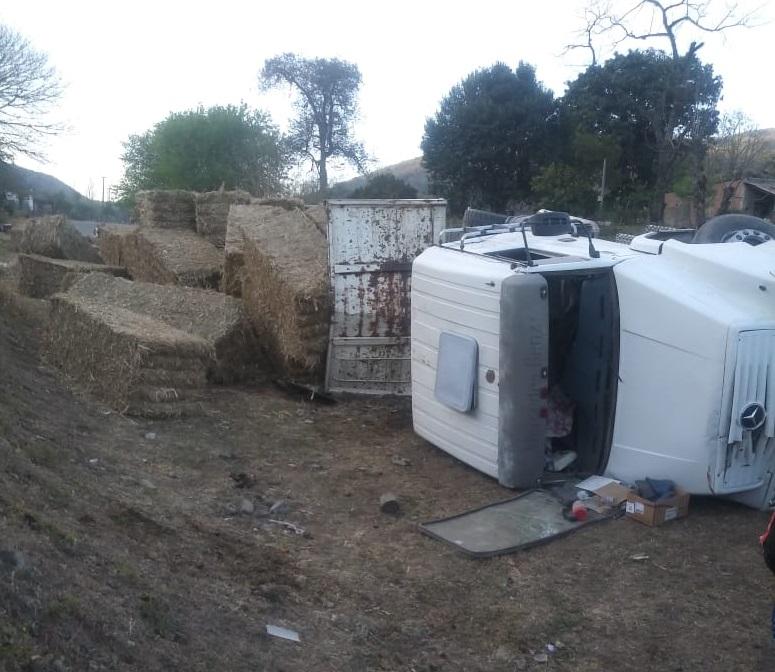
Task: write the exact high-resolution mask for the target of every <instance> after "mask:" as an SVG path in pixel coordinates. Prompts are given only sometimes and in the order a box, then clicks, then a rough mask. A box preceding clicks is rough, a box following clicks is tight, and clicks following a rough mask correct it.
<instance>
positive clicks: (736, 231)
mask: <svg viewBox="0 0 775 672" xmlns="http://www.w3.org/2000/svg"><path fill="white" fill-rule="evenodd" d="M769 240H775V224H771V223H770V222H766V221H764V220H763V219H759V218H758V217H753V216H752V215H719V216H718V217H713V218H712V219H709V220H708V221H707V222H705V223H704V224H703V225H702V226H701V227H700V228H699V229H697V233H695V234H694V238H693V239H692V242H693V243H732V242H745V243H749V244H750V245H759V244H761V243H766V242H767V241H769Z"/></svg>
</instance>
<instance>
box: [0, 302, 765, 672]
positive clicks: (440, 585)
mask: <svg viewBox="0 0 775 672" xmlns="http://www.w3.org/2000/svg"><path fill="white" fill-rule="evenodd" d="M41 329H42V326H41V324H40V322H36V321H33V320H31V319H29V318H28V317H25V316H24V315H23V314H20V313H18V312H17V309H16V308H15V307H14V305H12V304H8V303H2V302H0V670H3V671H8V672H14V671H17V670H34V671H47V670H55V671H57V672H62V671H63V670H70V671H79V672H80V671H82V670H83V671H90V670H121V671H123V670H143V671H148V672H151V671H155V670H165V671H167V670H224V671H231V670H235V671H238V670H251V671H256V670H267V671H278V672H279V671H285V672H296V671H299V672H301V671H306V670H315V671H316V672H326V671H336V672H344V671H352V672H356V671H357V672H363V671H367V670H396V671H398V670H401V671H404V670H405V671H416V672H420V671H423V672H425V671H432V670H466V671H476V670H482V671H484V670H493V671H501V670H503V671H506V670H508V671H512V670H534V669H535V670H544V669H546V670H567V671H569V672H570V671H573V672H588V671H589V672H591V671H598V670H601V671H602V670H606V671H608V670H610V671H616V670H637V671H640V672H644V671H646V670H660V671H664V672H667V671H678V670H681V671H684V672H688V671H693V670H697V671H700V670H702V671H707V670H724V671H728V670H768V669H775V651H774V650H772V649H770V648H769V643H768V631H769V620H770V612H771V609H772V603H773V598H775V591H774V590H773V588H775V585H773V584H775V580H774V579H773V577H772V576H771V575H770V574H769V572H768V570H767V569H766V568H765V566H764V564H763V562H762V559H761V557H760V553H759V549H758V547H757V539H756V537H757V534H758V533H759V532H760V531H761V530H762V529H763V527H764V526H765V523H766V520H767V517H766V515H765V514H763V513H760V512H756V511H752V510H749V509H745V508H743V507H741V506H738V505H735V504H732V503H729V502H723V501H713V500H702V499H698V500H693V502H692V507H691V513H690V515H689V517H688V518H686V519H684V520H680V521H676V522H673V523H670V524H668V525H666V526H664V527H661V528H657V529H650V528H646V527H644V526H641V525H639V524H638V523H635V522H632V521H629V520H625V519H621V520H615V521H611V522H608V523H603V524H600V525H596V526H591V527H589V528H588V529H585V530H582V531H580V532H579V533H577V534H575V535H572V536H570V537H567V538H563V539H560V540H558V541H556V542H554V543H551V544H548V545H545V546H542V547H538V548H534V549H532V550H529V551H525V552H522V553H519V554H515V555H511V556H506V557H501V558H497V559H491V560H472V559H468V558H466V557H464V556H463V555H461V554H459V553H457V552H456V551H455V550H454V549H451V548H448V547H447V546H445V545H443V544H441V543H439V542H437V541H434V540H431V539H429V538H427V537H425V536H423V535H422V534H421V533H420V532H419V531H418V529H417V524H418V522H420V521H423V520H428V519H432V518H436V517H439V516H442V515H445V514H452V513H456V512H459V511H462V510H464V509H466V508H469V507H473V506H476V505H481V504H484V503H489V502H492V501H496V500H498V499H501V498H505V497H508V496H510V495H511V494H512V493H510V492H509V491H506V490H504V489H502V488H500V487H499V486H498V485H497V484H496V483H495V482H494V481H492V480H491V479H488V478H486V477H484V476H482V475H480V474H479V473H477V472H475V471H473V470H470V469H468V468H466V467H465V466H463V465H461V464H460V463H458V462H456V461H455V460H454V459H452V458H450V457H448V456H446V455H445V454H443V453H441V452H440V451H438V450H436V449H434V448H433V447H432V446H430V445H429V444H427V443H425V442H424V441H422V440H421V439H419V438H418V437H416V436H414V435H413V433H412V429H411V417H410V413H409V408H408V405H407V404H406V403H404V402H385V401H374V400H371V401H362V400H356V401H344V402H340V403H338V404H336V405H331V406H328V405H318V404H314V403H309V402H306V401H303V400H301V399H298V398H294V397H292V396H289V395H288V394H287V393H284V392H282V391H280V390H277V389H275V388H273V387H266V388H260V389H239V390H238V389H218V390H214V392H213V394H212V399H211V400H210V401H209V403H208V405H207V411H206V413H205V415H203V416H202V417H195V418H187V419H173V420H165V421H151V420H137V419H129V418H125V417H121V416H119V415H116V414H115V413H111V412H110V411H109V410H108V409H107V408H106V407H104V406H102V405H101V404H99V403H97V402H95V401H94V400H92V399H89V398H86V397H84V396H83V395H81V394H79V393H78V392H77V391H75V392H73V391H70V390H69V389H68V388H67V386H66V385H65V384H64V381H62V380H61V379H60V378H59V377H58V375H57V374H55V373H54V372H53V371H51V370H50V369H48V368H47V367H46V366H45V365H44V364H43V363H42V362H41V359H40V357H39V352H38V346H37V344H38V339H39V336H40V332H41ZM394 456H399V457H401V458H404V459H403V460H396V462H399V463H403V462H405V461H408V464H406V465H405V466H402V464H396V463H394V461H393V457H394ZM385 492H394V493H395V494H397V495H398V496H399V497H400V500H401V504H402V514H401V515H400V516H398V517H393V516H388V515H386V514H383V513H381V512H380V510H379V503H378V500H379V496H380V495H381V494H382V493H385ZM242 500H247V502H243V501H242ZM278 500H282V502H281V504H280V511H279V512H276V513H274V514H271V518H272V519H273V520H279V521H283V522H288V523H292V524H293V525H295V526H297V527H298V528H302V529H303V530H304V531H305V533H304V534H296V533H295V532H294V531H293V529H290V528H286V527H283V526H281V525H278V524H274V523H268V522H267V520H268V517H267V516H266V515H265V514H266V507H267V506H268V505H271V504H272V503H274V502H277V501H278ZM250 505H253V506H254V507H255V510H254V512H253V513H252V514H250V513H240V511H239V510H240V507H243V508H247V509H249V508H250ZM638 554H645V555H647V556H648V559H646V560H642V561H636V560H633V559H632V557H633V556H635V555H638ZM268 623H269V624H277V625H282V626H286V627H289V628H293V629H294V630H297V631H298V632H299V633H300V636H301V643H299V644H297V643H292V642H287V641H283V640H279V639H273V638H269V637H267V635H266V634H264V630H265V626H266V624H268ZM548 643H558V644H557V646H558V647H561V648H558V650H557V651H556V653H554V654H551V655H548V660H547V661H546V662H540V661H541V656H540V654H542V653H544V652H545V651H546V645H547V644H548ZM536 658H538V660H536ZM770 661H772V662H770Z"/></svg>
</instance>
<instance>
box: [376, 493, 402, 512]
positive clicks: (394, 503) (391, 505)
mask: <svg viewBox="0 0 775 672" xmlns="http://www.w3.org/2000/svg"><path fill="white" fill-rule="evenodd" d="M379 510H380V511H382V513H388V514H391V515H396V514H398V513H400V512H401V504H400V502H399V501H398V497H396V496H395V495H394V494H393V493H392V492H386V493H385V494H384V495H380V498H379Z"/></svg>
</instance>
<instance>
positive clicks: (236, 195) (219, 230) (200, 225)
mask: <svg viewBox="0 0 775 672" xmlns="http://www.w3.org/2000/svg"><path fill="white" fill-rule="evenodd" d="M247 203H250V194H249V193H248V192H247V191H208V192H205V193H203V194H197V195H196V232H197V233H198V234H199V235H200V236H204V237H205V238H207V240H209V241H210V242H211V243H212V244H213V245H215V246H216V247H218V248H221V249H223V247H224V245H225V244H226V220H227V218H228V215H229V208H230V207H231V206H232V205H234V204H243V205H244V204H247Z"/></svg>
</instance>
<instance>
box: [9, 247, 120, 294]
mask: <svg viewBox="0 0 775 672" xmlns="http://www.w3.org/2000/svg"><path fill="white" fill-rule="evenodd" d="M86 273H107V274H109V275H115V276H125V275H126V271H125V270H124V269H123V268H121V267H117V266H105V265H104V264H90V263H86V262H83V261H72V260H70V259H51V258H49V257H41V256H39V255H37V254H20V255H19V256H18V258H17V261H16V269H15V272H14V276H15V280H16V283H17V287H18V290H19V293H20V294H23V295H24V296H29V297H32V298H34V299H44V298H48V297H49V296H51V295H52V294H56V293H57V292H63V291H65V290H67V289H68V288H69V287H71V286H72V285H73V284H74V283H75V282H76V281H77V280H78V279H79V278H81V277H83V275H85V274H86Z"/></svg>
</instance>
